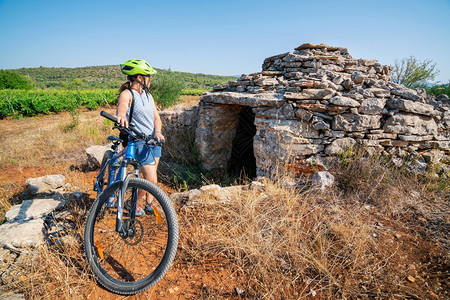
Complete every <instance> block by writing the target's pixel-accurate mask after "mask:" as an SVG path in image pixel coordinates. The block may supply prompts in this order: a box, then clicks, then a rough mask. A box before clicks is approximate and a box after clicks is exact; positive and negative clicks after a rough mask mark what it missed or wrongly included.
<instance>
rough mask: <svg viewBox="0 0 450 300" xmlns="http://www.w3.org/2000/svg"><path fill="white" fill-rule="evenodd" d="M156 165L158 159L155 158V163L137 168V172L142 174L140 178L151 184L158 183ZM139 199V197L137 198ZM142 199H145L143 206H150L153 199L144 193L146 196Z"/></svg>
mask: <svg viewBox="0 0 450 300" xmlns="http://www.w3.org/2000/svg"><path fill="white" fill-rule="evenodd" d="M158 164H159V157H155V162H154V163H152V164H150V165H145V166H141V167H140V168H139V171H140V172H141V174H142V177H144V179H146V180H148V181H150V182H151V183H154V184H156V183H157V182H158V173H157V170H158ZM139 198H140V197H139ZM143 198H145V203H144V204H151V203H152V202H153V197H152V196H151V195H150V194H148V193H146V195H143Z"/></svg>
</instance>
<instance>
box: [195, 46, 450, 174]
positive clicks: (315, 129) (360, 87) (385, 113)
mask: <svg viewBox="0 0 450 300" xmlns="http://www.w3.org/2000/svg"><path fill="white" fill-rule="evenodd" d="M391 69H392V67H390V66H383V65H381V64H379V63H378V62H377V60H374V59H370V60H367V59H354V58H352V56H351V55H350V54H349V51H348V50H347V49H346V48H342V47H332V46H328V45H324V44H321V45H314V44H303V45H301V46H299V47H297V48H295V51H294V52H288V53H284V54H280V55H276V56H272V57H269V58H266V59H265V60H264V63H263V65H262V71H261V72H258V73H253V74H250V75H242V76H241V77H240V78H239V79H237V80H236V81H233V82H229V83H228V84H225V85H220V86H216V87H215V88H214V90H213V91H211V92H206V93H204V94H203V95H202V97H201V98H200V99H201V103H200V118H199V126H200V125H201V130H199V129H197V137H196V139H197V145H198V146H199V149H200V154H201V156H202V158H203V160H204V161H205V167H208V168H214V167H217V166H219V165H220V166H223V164H224V163H225V161H226V159H227V154H226V153H225V152H224V153H223V154H222V156H220V157H218V156H217V155H216V156H214V155H211V154H210V153H208V150H207V149H211V148H214V149H218V148H220V147H221V146H222V147H223V148H224V151H227V150H228V149H229V148H230V146H227V145H228V144H230V143H231V141H229V140H223V141H218V140H216V139H211V136H214V132H221V131H224V130H226V128H224V126H222V125H226V124H228V125H229V120H226V121H224V122H223V124H222V122H221V117H220V116H221V115H225V114H226V111H227V110H228V108H227V106H226V105H245V106H251V107H253V111H254V113H255V115H256V119H255V124H256V127H257V133H256V135H255V138H254V151H255V157H256V162H257V168H258V170H257V171H258V174H259V175H272V174H273V173H274V172H276V170H277V168H278V167H279V166H280V165H283V164H286V163H288V162H292V161H297V162H299V161H307V162H308V163H311V162H312V163H317V164H320V163H321V162H323V161H324V160H326V159H327V157H329V156H333V155H336V154H339V153H340V152H341V151H343V150H344V149H346V148H348V146H351V145H355V144H359V145H363V146H365V147H366V149H367V150H368V151H385V152H387V153H389V154H394V153H395V154H396V155H400V156H401V155H405V154H406V153H408V152H409V153H414V154H415V155H416V156H421V155H424V157H425V158H427V157H432V158H433V160H436V157H439V158H442V157H444V156H445V154H449V153H450V105H449V100H448V98H447V97H445V96H440V97H437V98H436V97H434V96H432V95H427V94H426V92H425V90H423V89H409V88H407V87H405V86H403V85H400V84H395V83H392V82H390V81H389V80H390V77H389V73H390V71H391ZM214 111H215V112H214ZM211 116H215V117H214V119H211ZM224 118H226V117H224ZM228 118H229V117H228ZM205 124H206V126H205ZM228 125H227V126H228ZM226 144H227V145H226ZM210 146H211V147H210ZM202 149H203V150H202ZM216 152H217V151H216ZM430 153H432V155H430ZM433 162H436V161H433ZM268 173H270V174H268Z"/></svg>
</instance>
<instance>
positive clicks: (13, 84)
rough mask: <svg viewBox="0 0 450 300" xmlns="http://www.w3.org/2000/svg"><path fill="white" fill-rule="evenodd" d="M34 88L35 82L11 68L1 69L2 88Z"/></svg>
mask: <svg viewBox="0 0 450 300" xmlns="http://www.w3.org/2000/svg"><path fill="white" fill-rule="evenodd" d="M33 88H34V84H33V83H32V82H30V81H29V80H27V79H26V78H24V77H22V76H21V75H20V74H19V73H17V72H15V71H10V70H0V90H3V89H18V90H31V89H33Z"/></svg>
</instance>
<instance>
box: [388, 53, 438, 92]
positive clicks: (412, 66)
mask: <svg viewBox="0 0 450 300" xmlns="http://www.w3.org/2000/svg"><path fill="white" fill-rule="evenodd" d="M438 74H439V70H437V69H436V63H433V61H432V60H430V59H425V60H423V61H421V60H418V59H417V58H415V57H414V56H410V57H408V58H403V59H401V60H397V59H396V60H395V63H394V66H393V69H392V72H391V78H392V81H393V82H395V83H400V84H404V85H406V86H409V87H412V86H413V85H415V84H417V83H424V82H425V81H428V80H433V79H434V78H435V77H436V75H438Z"/></svg>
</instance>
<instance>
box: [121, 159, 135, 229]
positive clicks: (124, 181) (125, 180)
mask: <svg viewBox="0 0 450 300" xmlns="http://www.w3.org/2000/svg"><path fill="white" fill-rule="evenodd" d="M127 165H128V162H126V161H124V162H123V163H122V166H121V169H120V172H121V174H120V176H121V178H120V185H119V194H118V201H117V217H116V232H118V233H119V234H120V235H121V236H122V237H127V236H128V234H129V233H128V230H127V229H129V228H124V226H123V210H124V206H125V195H126V191H127V188H128V183H129V181H130V178H131V177H134V176H136V177H137V176H138V169H135V172H134V173H130V174H127ZM137 197H138V193H137V189H136V188H133V189H132V190H131V199H130V206H131V208H130V210H129V212H128V213H129V216H130V223H129V224H130V225H131V227H132V226H133V225H134V220H135V218H136V207H137Z"/></svg>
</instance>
